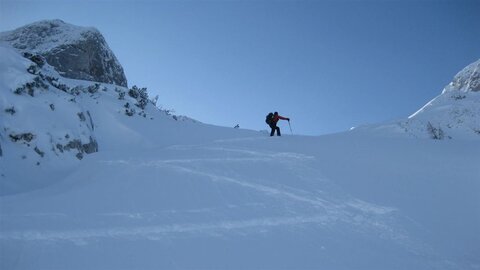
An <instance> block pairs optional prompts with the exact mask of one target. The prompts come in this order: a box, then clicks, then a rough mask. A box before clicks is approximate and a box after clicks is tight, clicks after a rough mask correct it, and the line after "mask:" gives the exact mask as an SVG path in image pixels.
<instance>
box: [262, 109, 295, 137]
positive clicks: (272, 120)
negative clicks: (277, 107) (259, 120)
mask: <svg viewBox="0 0 480 270" xmlns="http://www.w3.org/2000/svg"><path fill="white" fill-rule="evenodd" d="M280 119H281V120H287V121H288V122H290V118H288V117H283V116H280V115H279V114H278V112H275V113H269V114H268V115H267V119H266V120H265V122H267V124H268V125H269V126H270V128H271V129H272V131H271V132H270V136H273V135H275V130H276V131H277V136H282V135H281V134H280V128H279V127H277V122H278V120H280Z"/></svg>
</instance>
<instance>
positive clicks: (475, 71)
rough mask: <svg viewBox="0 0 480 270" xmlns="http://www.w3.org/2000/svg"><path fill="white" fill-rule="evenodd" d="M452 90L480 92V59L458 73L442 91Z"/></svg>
mask: <svg viewBox="0 0 480 270" xmlns="http://www.w3.org/2000/svg"><path fill="white" fill-rule="evenodd" d="M452 91H462V92H480V59H479V60H477V61H475V62H473V63H471V64H470V65H468V66H467V67H465V68H464V69H462V71H460V72H459V73H457V75H456V76H455V77H454V78H453V81H452V82H451V83H450V84H448V85H447V86H446V87H445V89H443V92H442V93H447V92H452Z"/></svg>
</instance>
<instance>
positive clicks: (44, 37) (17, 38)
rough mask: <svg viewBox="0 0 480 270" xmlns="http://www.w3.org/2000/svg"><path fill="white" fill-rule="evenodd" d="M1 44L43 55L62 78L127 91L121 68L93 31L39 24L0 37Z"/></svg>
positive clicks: (50, 22) (53, 22) (55, 22)
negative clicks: (3, 42)
mask: <svg viewBox="0 0 480 270" xmlns="http://www.w3.org/2000/svg"><path fill="white" fill-rule="evenodd" d="M0 40H2V41H7V42H9V43H10V44H11V45H12V46H13V47H14V48H16V49H17V50H19V51H21V52H29V53H36V54H40V55H42V56H43V57H44V58H45V59H46V61H47V63H48V64H50V65H51V66H53V67H55V69H56V70H57V71H58V72H59V73H60V74H61V75H62V76H64V77H67V78H72V79H81V80H88V81H97V82H104V83H110V84H116V85H120V86H124V87H127V79H126V77H125V74H124V72H123V68H122V66H121V65H120V63H119V62H118V60H117V58H116V57H115V55H114V54H113V52H112V51H111V50H110V48H109V47H108V45H107V42H106V41H105V39H104V38H103V36H102V34H101V33H100V32H99V31H98V30H97V29H95V28H87V27H79V26H74V25H71V24H67V23H65V22H63V21H61V20H48V21H40V22H36V23H33V24H29V25H26V26H24V27H20V28H18V29H16V30H13V31H10V32H4V33H1V34H0Z"/></svg>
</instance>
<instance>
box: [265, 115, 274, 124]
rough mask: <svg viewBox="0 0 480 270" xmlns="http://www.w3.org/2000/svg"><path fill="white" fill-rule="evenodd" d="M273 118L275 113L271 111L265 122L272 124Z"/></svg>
mask: <svg viewBox="0 0 480 270" xmlns="http://www.w3.org/2000/svg"><path fill="white" fill-rule="evenodd" d="M272 119H273V113H269V114H268V115H267V117H266V118H265V123H267V125H269V126H270V125H271V124H272Z"/></svg>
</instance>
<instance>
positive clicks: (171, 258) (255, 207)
mask: <svg viewBox="0 0 480 270" xmlns="http://www.w3.org/2000/svg"><path fill="white" fill-rule="evenodd" d="M193 131H194V128H192V132H193ZM230 137H231V138H229V139H224V140H212V141H211V142H207V143H201V144H190V143H189V142H188V141H186V142H184V143H182V144H175V145H170V146H159V147H150V148H148V149H139V150H137V151H135V152H133V151H129V152H126V151H123V152H115V153H113V152H100V153H97V154H93V155H91V156H89V158H88V159H87V160H85V161H82V164H81V167H80V168H79V169H77V170H75V171H74V172H72V173H71V174H70V175H69V176H68V177H65V178H64V179H63V180H62V181H60V182H58V183H56V184H54V185H51V186H49V187H46V188H44V189H42V190H38V191H35V192H29V193H24V194H18V195H14V196H4V197H2V198H1V199H0V203H1V220H2V224H1V232H0V248H1V253H0V254H1V255H0V256H1V258H0V262H1V268H2V269H127V268H130V269H131V268H135V269H154V268H155V269H159V268H164V269H185V268H206V269H212V268H221V269H224V268H233V269H259V268H262V269H265V268H267V269H285V268H288V269H305V268H316V269H318V268H325V269H478V268H479V267H480V260H479V257H478V254H479V252H480V244H479V243H480V210H479V209H480V208H479V196H478V194H479V191H480V183H479V179H480V169H479V167H478V164H479V162H480V158H479V155H478V149H479V148H478V147H479V146H480V144H479V143H477V142H475V143H473V142H465V141H453V140H452V141H432V140H411V139H378V138H377V139H375V140H373V139H372V138H370V137H361V136H352V135H348V134H343V135H342V134H339V135H332V136H323V137H300V136H288V137H283V138H265V137H261V136H253V137H247V138H235V136H230Z"/></svg>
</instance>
